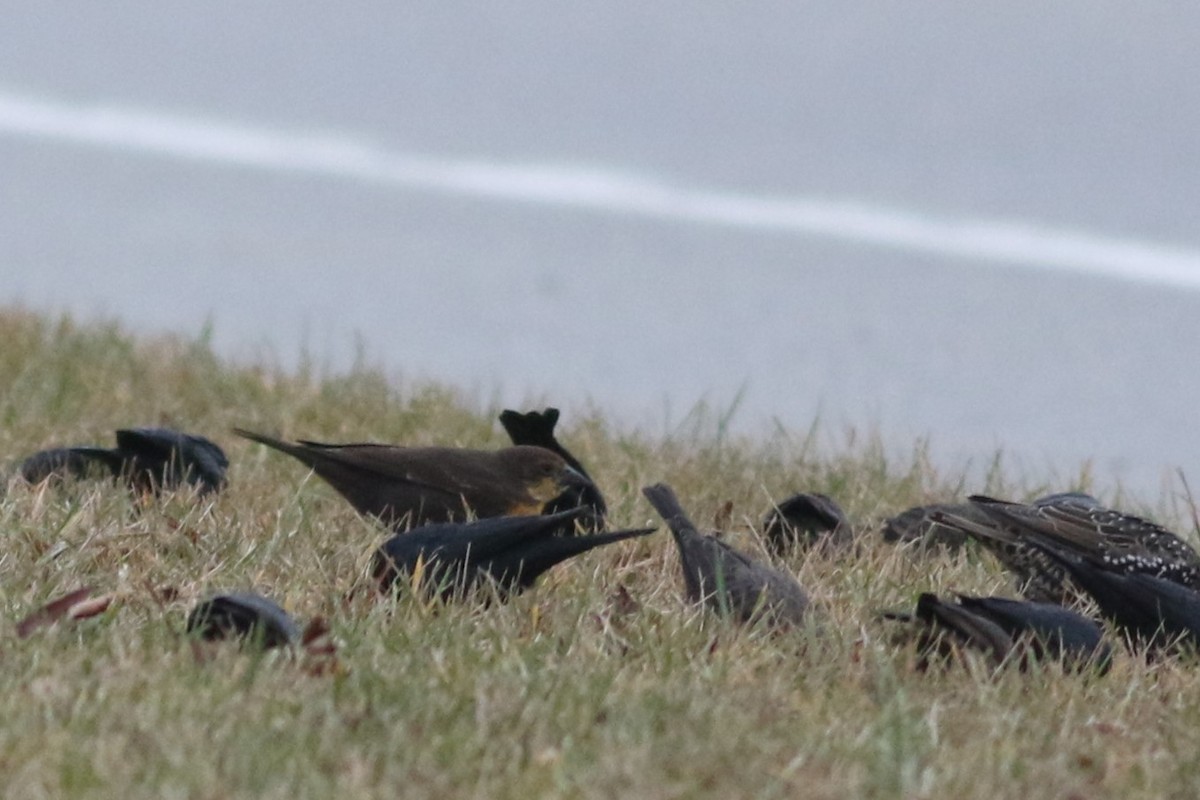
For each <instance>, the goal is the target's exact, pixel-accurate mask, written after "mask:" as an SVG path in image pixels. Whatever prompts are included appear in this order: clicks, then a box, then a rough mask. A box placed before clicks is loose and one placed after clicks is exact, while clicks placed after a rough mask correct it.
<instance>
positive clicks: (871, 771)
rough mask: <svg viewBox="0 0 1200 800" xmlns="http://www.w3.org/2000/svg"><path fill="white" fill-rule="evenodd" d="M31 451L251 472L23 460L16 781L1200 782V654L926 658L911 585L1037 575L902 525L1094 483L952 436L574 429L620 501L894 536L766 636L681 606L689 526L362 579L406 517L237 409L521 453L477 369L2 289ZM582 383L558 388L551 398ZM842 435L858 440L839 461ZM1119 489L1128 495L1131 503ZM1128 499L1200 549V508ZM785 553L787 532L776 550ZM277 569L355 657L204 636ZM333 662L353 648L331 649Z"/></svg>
mask: <svg viewBox="0 0 1200 800" xmlns="http://www.w3.org/2000/svg"><path fill="white" fill-rule="evenodd" d="M0 342H2V343H3V346H2V347H0V376H3V377H2V381H3V383H2V384H0V453H3V454H4V455H5V457H6V458H8V459H9V460H14V461H15V460H16V459H18V458H19V457H21V456H24V455H27V454H29V453H31V452H33V451H35V450H38V449H41V448H43V447H48V446H52V445H58V444H81V443H108V442H110V441H111V437H112V431H113V430H114V429H115V428H118V427H122V426H130V425H156V424H168V425H172V426H176V427H179V428H181V429H184V430H188V431H192V432H196V433H200V434H203V435H206V436H209V437H210V438H212V439H214V440H215V441H217V442H218V443H220V444H221V445H222V447H224V448H225V450H226V452H227V453H228V455H229V457H230V460H231V462H232V465H231V468H230V484H229V487H228V489H227V490H226V491H225V492H224V493H222V494H221V495H219V496H218V497H215V498H213V499H205V500H200V501H197V499H196V498H195V497H192V496H189V495H187V494H185V493H179V494H176V495H173V496H168V497H165V498H163V499H162V500H161V501H160V502H158V503H154V504H152V505H150V506H149V507H148V508H145V509H139V508H138V507H136V506H135V503H134V501H133V500H132V499H131V497H130V496H129V495H128V494H127V493H126V492H125V491H123V490H122V489H120V488H118V487H115V486H111V485H107V484H89V483H79V484H75V485H72V486H68V487H63V488H59V489H48V488H46V487H29V486H26V485H24V484H23V483H21V482H20V481H19V480H10V481H8V483H7V486H6V492H5V494H4V496H3V499H2V500H0V535H2V536H3V541H4V543H5V546H4V548H3V551H2V552H0V606H2V608H3V614H4V615H5V617H6V618H7V621H6V622H4V623H2V626H0V718H3V720H4V724H3V726H0V782H3V784H4V785H5V792H4V796H5V797H9V798H36V797H46V798H74V797H105V798H109V797H116V798H127V799H131V798H141V797H147V798H150V797H153V798H165V797H188V798H213V799H214V800H216V799H217V798H242V797H245V798H250V797H253V798H297V797H313V798H318V797H320V798H324V797H342V798H350V797H381V798H382V797H389V798H391V797H405V798H448V797H455V798H494V799H497V800H498V799H501V798H530V797H570V798H610V797H625V798H696V797H699V798H704V797H711V798H731V797H767V798H771V797H803V798H847V797H880V798H885V797H923V798H946V799H947V800H950V799H951V798H953V799H954V800H961V799H962V798H1022V799H1023V800H1026V799H1029V798H1098V797H1121V798H1139V797H1194V796H1196V794H1197V792H1198V791H1200V749H1198V748H1197V747H1196V745H1195V742H1196V740H1195V739H1193V738H1192V737H1193V736H1195V735H1196V733H1195V732H1196V731H1197V730H1198V729H1200V680H1198V679H1197V665H1196V664H1195V663H1190V662H1181V661H1177V660H1167V661H1163V662H1160V663H1156V664H1146V663H1145V662H1143V661H1141V660H1139V659H1137V658H1134V657H1131V656H1129V655H1127V654H1125V653H1124V652H1123V651H1122V654H1121V655H1120V656H1119V657H1118V659H1117V661H1116V663H1115V665H1114V667H1113V669H1112V671H1111V672H1110V673H1109V674H1108V675H1106V676H1103V677H1098V676H1095V675H1088V674H1084V675H1072V674H1063V673H1062V671H1061V670H1059V669H1057V668H1056V667H1055V666H1053V665H1043V666H1042V667H1041V668H1039V669H1036V670H1034V671H1033V672H1031V673H1027V674H1022V673H1020V672H1018V671H1017V670H1015V669H1003V670H1000V671H999V672H998V673H997V672H993V671H992V670H990V669H988V668H987V666H986V665H985V664H984V663H983V662H982V661H980V662H972V663H968V664H966V665H965V666H964V667H963V668H959V669H953V670H948V671H945V672H934V673H921V672H918V671H916V670H915V669H914V668H913V665H914V662H915V653H914V650H913V648H912V646H911V645H908V644H905V643H903V642H899V643H898V642H895V641H893V638H894V637H893V633H894V628H892V627H889V625H887V624H885V623H882V622H880V621H878V620H877V618H876V612H877V611H878V610H879V609H883V608H891V607H897V606H909V605H911V604H912V603H913V601H914V600H915V598H916V596H917V594H918V593H919V592H921V591H930V590H934V591H943V592H946V591H951V590H961V591H970V592H988V593H1003V594H1011V587H1010V586H1009V584H1008V581H1007V579H1006V577H1005V576H1004V575H1003V574H1002V573H1001V572H1000V570H999V568H998V566H997V565H996V564H995V563H994V562H993V561H992V560H991V559H990V557H988V556H987V555H985V554H983V553H981V552H978V551H975V550H967V551H966V552H963V553H959V554H955V555H935V556H932V557H929V556H920V555H918V554H916V553H914V552H910V551H907V550H903V549H896V548H893V547H891V546H889V545H886V544H884V543H882V542H881V541H879V539H878V537H877V535H876V533H875V532H876V530H877V528H878V524H879V522H880V521H881V520H882V519H883V518H885V517H887V516H889V515H891V514H893V513H895V512H896V511H899V510H900V509H902V508H905V507H907V506H910V505H914V504H917V503H923V502H928V501H932V500H944V499H950V498H952V497H955V496H958V495H961V494H962V493H963V492H964V491H987V492H989V493H994V494H998V495H1002V496H1014V497H1023V496H1026V495H1028V494H1032V493H1036V492H1038V491H1040V490H1042V489H1046V488H1054V489H1069V488H1087V487H1086V486H1080V485H1079V484H1080V483H1086V470H1083V469H1081V473H1080V477H1079V480H1078V481H1076V482H1075V485H1058V486H1054V487H1043V486H1027V485H1024V484H1023V482H1022V480H1021V476H1019V475H1007V474H1005V473H1004V470H1003V469H1002V468H1000V467H998V468H997V469H995V470H993V471H992V472H991V474H990V475H989V477H988V479H987V481H986V484H985V485H964V481H963V479H962V478H961V477H959V476H955V475H946V474H938V473H937V472H936V471H935V470H934V469H933V467H932V466H930V464H929V463H928V462H927V460H926V459H925V457H924V456H923V453H922V449H921V447H920V446H919V445H917V446H914V449H913V452H912V455H911V457H909V458H907V459H900V460H897V459H896V458H894V457H890V458H889V457H887V456H885V454H884V451H883V450H882V448H880V447H879V446H878V444H877V443H875V442H874V441H873V440H872V439H871V437H869V436H859V437H852V436H849V435H847V436H844V437H840V441H842V444H841V445H840V446H838V447H837V448H830V447H822V448H817V447H816V446H814V444H813V439H814V437H813V436H812V435H810V434H809V432H805V431H800V432H792V433H790V434H789V433H786V432H784V433H781V434H780V436H779V437H778V439H777V440H776V441H774V442H770V443H765V442H760V441H740V440H736V439H733V438H730V437H728V436H725V435H724V434H723V433H722V426H721V424H720V419H719V415H712V416H705V415H703V414H698V415H696V416H695V417H693V418H692V419H691V420H690V421H689V422H688V423H687V424H684V425H683V426H682V427H681V428H679V429H678V430H677V431H676V432H675V433H674V434H672V435H671V436H669V437H667V438H661V437H660V438H655V437H651V436H649V435H644V434H637V433H630V432H627V431H624V430H622V429H620V428H618V427H615V426H613V425H612V424H611V423H610V422H609V421H606V420H605V419H604V417H603V415H602V413H601V412H599V411H597V412H594V413H592V414H590V415H588V416H586V417H583V418H580V417H573V416H571V414H570V413H566V414H564V419H563V424H562V429H561V430H560V438H562V440H563V441H564V442H565V443H566V444H567V446H568V447H570V448H571V449H572V450H573V451H574V452H575V453H576V455H578V456H579V457H580V458H581V460H582V461H583V462H584V463H585V464H586V465H587V466H588V468H589V469H590V470H591V471H592V473H593V475H594V477H595V478H596V480H597V483H598V484H599V485H600V486H601V488H602V489H603V490H605V492H606V494H607V496H608V498H609V501H610V506H611V510H612V519H613V521H614V523H616V524H617V525H621V526H626V525H641V524H643V523H646V522H648V521H650V522H652V523H654V524H657V523H658V520H657V518H656V517H655V516H654V514H653V512H652V511H651V510H650V508H649V506H648V505H647V504H646V503H645V502H644V501H643V500H642V499H641V497H640V493H639V489H640V487H641V486H643V485H645V484H648V483H652V482H655V481H659V480H665V481H668V482H670V483H672V484H673V485H674V486H675V487H676V489H677V490H678V492H679V494H680V497H681V499H682V500H683V502H684V504H685V505H686V506H687V507H688V508H689V509H690V510H691V511H692V513H693V516H694V518H695V519H696V520H697V521H698V522H700V523H702V524H705V523H708V522H710V521H711V520H713V519H714V517H715V515H716V514H718V513H719V511H720V510H721V508H722V507H723V506H724V504H725V503H726V502H727V501H731V502H732V504H733V517H732V526H731V527H732V529H733V530H732V532H731V534H730V537H731V539H732V540H734V541H735V542H736V543H738V544H739V545H742V546H744V547H747V548H750V549H756V550H759V552H760V553H761V548H760V545H759V543H758V540H757V539H756V533H755V531H754V527H755V526H756V525H757V523H758V521H759V520H760V519H761V516H762V514H763V512H764V511H765V510H766V508H767V507H768V505H769V502H770V500H771V499H772V498H773V499H777V500H778V499H782V498H783V497H785V496H786V495H788V494H790V493H792V492H794V491H797V490H808V491H822V492H826V493H828V494H830V495H832V496H834V497H835V498H837V499H838V500H839V501H840V502H841V503H842V505H843V506H844V507H845V509H846V510H847V512H848V513H849V515H850V516H851V518H852V519H854V520H855V521H856V523H857V525H856V527H857V528H858V529H859V534H860V536H861V540H862V542H863V546H862V547H861V548H860V551H859V552H858V553H856V554H853V555H846V556H841V557H837V558H835V557H833V556H827V555H822V554H817V555H813V556H810V557H805V556H803V555H800V554H797V555H796V556H795V557H793V558H790V559H787V560H786V561H785V562H784V563H785V566H786V567H787V568H789V569H791V570H792V571H793V572H795V574H796V575H797V576H798V577H799V579H800V581H801V582H802V583H803V584H804V585H805V586H806V587H807V588H808V589H809V590H810V591H811V593H812V594H813V595H814V597H815V598H816V600H817V603H818V604H819V615H820V618H819V620H818V622H817V623H816V624H815V625H814V626H813V628H812V629H810V630H805V631H793V632H790V633H786V634H772V633H771V632H770V631H769V630H766V629H763V628H749V629H739V628H737V627H735V626H733V625H732V624H731V623H729V622H726V621H724V620H722V619H720V618H717V617H715V616H713V615H711V614H707V613H705V612H703V611H700V610H697V609H694V608H691V607H688V606H686V605H685V604H684V602H683V599H682V584H681V579H680V575H679V565H678V561H677V558H676V555H675V552H674V546H673V544H672V543H671V540H670V536H669V534H668V533H667V532H666V530H665V528H664V529H663V530H662V531H661V532H660V533H657V534H655V535H653V536H650V537H647V538H645V539H641V540H637V541H634V542H626V543H623V544H621V545H618V546H616V547H613V548H610V549H607V550H601V551H597V552H595V553H592V554H589V555H587V556H584V557H582V558H580V559H578V560H577V561H576V562H574V563H571V564H568V565H564V566H562V567H559V568H556V569H555V570H553V571H552V572H551V573H550V574H548V575H547V576H546V577H545V578H544V579H543V580H542V581H541V583H540V584H539V585H538V586H537V587H535V589H534V590H533V591H531V592H529V593H527V594H525V595H523V596H521V597H518V598H516V599H515V600H514V601H513V602H511V603H509V604H507V605H503V606H491V607H485V606H483V605H482V604H480V605H477V606H471V605H459V606H443V605H439V604H426V603H421V602H418V601H417V600H416V599H415V598H413V597H401V598H400V599H399V600H398V601H397V602H391V601H388V602H383V601H375V600H373V599H372V597H371V595H370V593H368V592H362V591H358V592H355V591H354V589H355V587H358V586H360V585H361V584H362V581H363V577H364V574H365V571H366V566H367V563H368V560H369V557H370V554H371V552H372V550H373V548H374V547H375V546H376V545H378V544H379V543H380V542H381V541H382V539H383V538H384V532H383V531H382V530H381V529H380V528H379V527H378V526H377V525H375V524H373V523H371V522H369V521H367V520H365V519H363V518H361V517H359V516H358V515H356V514H355V513H354V512H353V511H352V510H351V509H350V508H349V506H348V505H347V504H346V503H345V502H344V501H342V500H341V499H340V498H339V497H338V496H337V495H336V494H334V493H333V491H332V490H330V489H329V488H328V487H327V486H325V485H324V484H323V483H321V482H320V481H319V480H317V479H315V478H313V477H306V472H305V470H304V468H303V467H301V466H300V465H299V464H297V463H296V462H294V461H293V460H291V459H289V458H287V457H285V456H282V455H279V454H277V453H272V452H269V451H267V450H266V449H265V448H263V447H260V446H257V445H253V444H250V443H248V442H244V441H242V440H240V439H237V438H236V437H233V436H232V435H231V434H230V433H229V429H230V428H231V427H233V426H235V425H240V426H245V427H248V428H251V429H261V430H265V431H270V432H282V433H284V434H287V435H301V436H308V437H312V438H315V439H324V440H330V441H338V440H343V441H345V440H366V439H370V440H376V441H386V442H396V443H414V444H417V443H439V444H449V445H463V446H475V447H495V446H501V445H503V444H505V443H506V439H505V437H504V434H503V432H502V431H501V430H500V427H499V425H498V424H497V423H496V422H495V413H496V412H498V411H499V410H500V409H498V408H495V409H486V410H484V411H483V412H482V413H480V411H479V410H478V409H476V408H473V407H471V405H472V404H470V403H464V402H463V401H462V400H461V399H460V398H459V397H458V396H457V395H456V393H455V392H454V391H453V390H452V389H448V388H444V387H436V386H427V385H421V386H410V385H403V384H401V383H398V382H396V381H389V380H388V379H387V378H386V377H385V376H382V375H380V374H378V373H376V372H373V371H371V370H369V369H365V368H360V369H357V370H353V371H351V372H350V373H348V374H344V375H335V376H325V375H321V374H318V371H317V370H314V369H311V368H303V367H302V368H300V369H299V370H297V371H294V372H285V371H281V370H279V369H276V368H273V367H257V368H256V367H243V366H234V365H229V364H224V363H222V362H221V361H220V360H219V359H217V358H216V357H215V356H214V355H213V354H212V352H211V351H210V349H209V348H208V346H207V344H206V343H205V342H204V341H183V340H139V339H135V338H133V337H131V336H129V335H127V334H126V333H125V332H123V331H122V330H121V329H120V328H119V327H118V326H115V325H102V324H89V325H83V326H79V325H76V324H73V323H72V322H70V321H69V320H59V319H47V318H44V317H38V316H35V315H31V314H28V313H25V312H22V311H19V310H12V309H10V310H7V311H0ZM548 399H549V400H550V401H551V402H552V401H553V398H548ZM833 449H836V452H830V451H831V450H833ZM1105 499H1107V500H1113V499H1114V498H1112V497H1108V498H1105ZM1139 500H1144V499H1141V498H1128V497H1126V498H1121V502H1122V505H1123V507H1125V508H1127V509H1128V510H1131V511H1136V512H1143V513H1149V514H1150V515H1152V516H1154V517H1156V518H1157V519H1159V520H1160V521H1162V522H1164V523H1167V524H1168V525H1171V526H1174V527H1175V529H1176V530H1179V531H1181V532H1182V533H1184V534H1186V536H1187V537H1188V538H1192V539H1194V531H1193V529H1192V525H1191V524H1190V522H1188V520H1190V516H1189V513H1190V512H1188V511H1187V507H1186V504H1184V503H1183V502H1182V501H1181V500H1175V501H1172V499H1171V498H1167V499H1166V500H1165V501H1162V502H1159V503H1158V505H1157V506H1139V505H1138V502H1139ZM763 557H764V558H765V557H766V556H765V555H764V556H763ZM83 585H90V586H94V587H96V588H97V590H98V591H100V592H103V593H110V594H112V595H113V596H114V597H115V599H116V602H114V604H113V605H112V606H111V607H110V608H109V610H108V611H106V612H105V613H103V614H101V615H100V616H98V617H95V618H92V619H87V620H81V621H78V622H75V623H61V624H59V625H56V626H53V627H49V628H46V629H44V630H40V631H38V632H36V633H34V634H33V635H32V636H31V637H29V638H27V639H18V638H17V636H16V634H15V624H16V622H17V621H18V620H19V619H21V618H22V617H24V616H25V615H26V614H28V613H30V612H32V611H33V610H34V609H36V608H37V607H38V606H40V605H41V604H43V603H44V602H46V601H47V600H49V599H51V598H53V597H55V596H57V595H60V594H63V593H65V592H67V591H70V590H72V589H74V588H77V587H79V586H83ZM244 587H254V588H257V589H259V590H261V591H263V592H265V593H267V594H268V595H270V596H272V597H274V598H276V599H277V600H278V601H280V602H281V603H282V604H283V605H284V606H285V607H286V608H287V609H288V610H289V611H291V612H292V613H293V614H294V615H295V616H296V617H298V618H301V619H307V618H309V617H312V616H315V615H322V616H324V617H326V618H327V619H328V620H329V622H330V624H331V626H332V630H333V636H334V638H335V640H336V642H337V644H338V655H337V663H336V665H334V666H333V667H332V668H326V669H317V668H315V666H314V664H313V663H311V662H310V661H308V660H306V659H304V658H303V657H299V656H296V655H294V654H289V653H286V652H270V653H267V654H265V655H256V654H254V653H251V652H243V651H240V650H239V649H238V648H236V647H234V646H225V647H221V648H218V649H217V650H216V651H215V653H213V654H212V655H211V657H210V658H197V655H196V651H195V650H194V648H193V647H192V643H191V642H190V641H189V640H188V639H187V638H186V637H184V636H183V633H182V631H183V622H184V617H185V615H186V613H187V610H188V609H189V608H190V606H191V605H192V604H193V603H194V602H195V601H196V600H197V599H198V598H200V597H201V596H203V595H204V594H205V593H206V592H209V591H211V590H214V589H228V588H244ZM325 666H326V667H329V666H330V665H325Z"/></svg>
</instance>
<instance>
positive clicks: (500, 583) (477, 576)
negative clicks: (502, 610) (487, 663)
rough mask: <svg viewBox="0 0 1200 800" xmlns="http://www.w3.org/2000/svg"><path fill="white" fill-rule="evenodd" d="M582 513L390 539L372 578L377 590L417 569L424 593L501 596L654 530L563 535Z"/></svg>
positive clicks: (430, 529)
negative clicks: (487, 587)
mask: <svg viewBox="0 0 1200 800" xmlns="http://www.w3.org/2000/svg"><path fill="white" fill-rule="evenodd" d="M585 513H586V509H583V508H574V509H570V510H567V511H563V512H560V513H558V514H551V515H535V516H519V517H497V518H492V519H479V520H475V521H474V522H450V523H440V524H431V525H424V526H422V527H419V528H414V529H413V530H411V531H408V532H407V533H398V534H396V535H395V536H392V537H391V538H389V539H388V540H387V541H386V542H384V543H383V545H382V546H381V547H380V548H379V549H378V550H377V551H376V552H375V556H374V559H373V561H372V566H371V574H372V576H373V578H374V579H375V581H376V582H377V583H378V585H379V589H380V591H381V592H385V593H386V592H388V591H391V589H392V586H393V584H394V583H395V581H396V580H397V579H398V578H399V576H400V575H409V576H412V575H413V574H415V573H416V572H417V570H418V569H419V570H421V576H420V582H421V586H422V587H423V588H424V589H425V590H426V591H431V592H434V593H436V594H439V595H440V596H441V597H442V598H443V599H451V598H453V597H460V596H463V595H465V594H467V593H469V592H470V591H471V590H472V589H474V588H475V587H477V586H480V585H482V584H489V583H494V584H495V585H496V587H497V588H498V590H499V592H500V596H501V598H506V597H508V596H509V595H512V594H519V593H520V592H522V591H524V590H525V589H528V588H529V587H531V586H532V585H533V583H534V581H536V580H537V579H538V577H539V576H540V575H542V574H543V573H544V572H546V571H547V570H549V569H550V568H551V567H553V566H555V565H556V564H559V563H562V562H563V561H566V560H567V559H569V558H572V557H574V556H577V555H579V554H581V553H585V552H587V551H589V550H593V549H595V548H597V547H602V546H603V545H606V544H612V543H614V542H619V541H623V540H625V539H631V538H634V537H638V536H645V535H647V534H649V533H653V532H654V529H653V528H639V529H635V530H623V531H613V532H610V533H597V534H588V535H580V536H566V535H563V534H564V531H567V530H570V529H572V528H573V527H574V524H575V520H576V519H578V518H579V517H580V516H581V515H583V514H585Z"/></svg>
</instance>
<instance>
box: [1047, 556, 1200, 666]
mask: <svg viewBox="0 0 1200 800" xmlns="http://www.w3.org/2000/svg"><path fill="white" fill-rule="evenodd" d="M1034 547H1036V548H1038V549H1039V550H1040V551H1041V552H1042V553H1044V554H1045V555H1046V557H1048V558H1050V559H1052V560H1053V561H1055V562H1056V563H1057V564H1059V565H1060V566H1061V567H1062V569H1063V570H1064V571H1065V572H1066V573H1067V574H1069V575H1070V577H1071V580H1072V581H1073V582H1074V583H1075V585H1077V586H1079V588H1080V589H1082V590H1083V591H1084V592H1085V593H1086V594H1087V595H1088V596H1089V597H1091V598H1092V599H1093V600H1094V601H1095V602H1096V606H1097V607H1098V608H1099V609H1100V613H1101V614H1103V615H1104V616H1105V618H1107V619H1108V620H1109V621H1110V622H1112V623H1113V625H1115V626H1116V627H1118V628H1120V629H1121V631H1122V632H1123V633H1124V634H1125V636H1126V638H1127V639H1128V640H1129V642H1130V644H1131V645H1133V646H1135V647H1136V646H1146V647H1149V648H1150V649H1152V650H1159V649H1162V648H1164V647H1166V646H1168V645H1172V644H1176V643H1178V644H1182V645H1184V646H1185V647H1189V648H1191V649H1193V650H1197V649H1200V592H1198V591H1196V590H1195V589H1191V588H1189V587H1187V586H1184V585H1183V584H1181V583H1178V582H1176V581H1172V580H1169V579H1167V578H1164V577H1160V576H1158V575H1153V574H1150V573H1146V572H1122V571H1120V570H1119V568H1114V567H1112V566H1111V565H1110V564H1108V563H1106V562H1105V561H1104V560H1103V558H1101V557H1098V556H1096V555H1092V554H1081V553H1079V552H1075V551H1072V550H1071V549H1069V548H1067V547H1063V546H1060V545H1058V544H1057V543H1054V542H1050V541H1048V540H1044V539H1039V540H1038V541H1037V542H1036V543H1035V544H1034Z"/></svg>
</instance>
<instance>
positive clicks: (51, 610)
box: [17, 586, 92, 639]
mask: <svg viewBox="0 0 1200 800" xmlns="http://www.w3.org/2000/svg"><path fill="white" fill-rule="evenodd" d="M91 594H92V588H91V587H90V586H85V587H84V588H82V589H76V590H75V591H73V592H68V593H67V594H64V595H63V596H62V597H58V598H55V599H54V600H51V601H50V602H49V603H46V605H44V606H42V607H41V608H39V609H38V610H37V611H35V612H33V613H32V614H30V615H29V616H27V617H25V619H23V620H21V621H20V622H18V623H17V637H18V638H21V639H24V638H25V637H27V636H29V634H31V633H33V632H34V631H36V630H37V629H38V628H44V627H46V626H48V625H52V624H54V623H55V622H57V621H58V620H60V619H62V618H63V617H64V616H65V615H66V614H67V613H68V612H69V611H70V610H71V608H72V607H73V606H75V605H76V604H78V603H80V602H82V601H84V600H86V599H87V598H88V597H90V596H91Z"/></svg>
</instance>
